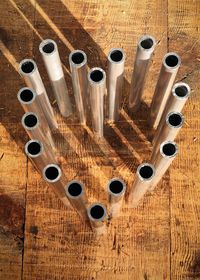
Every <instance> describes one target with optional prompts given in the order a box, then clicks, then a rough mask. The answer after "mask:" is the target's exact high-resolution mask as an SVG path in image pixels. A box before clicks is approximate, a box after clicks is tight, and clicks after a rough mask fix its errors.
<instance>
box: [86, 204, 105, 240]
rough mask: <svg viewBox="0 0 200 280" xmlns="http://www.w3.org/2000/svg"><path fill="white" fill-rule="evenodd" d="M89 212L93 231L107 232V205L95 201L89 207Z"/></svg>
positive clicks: (97, 232) (99, 233) (98, 232)
mask: <svg viewBox="0 0 200 280" xmlns="http://www.w3.org/2000/svg"><path fill="white" fill-rule="evenodd" d="M87 214H88V217H89V221H90V225H91V227H92V229H93V231H94V232H95V233H96V234H97V235H101V234H104V233H105V232H106V219H107V212H106V208H105V206H104V205H103V204H101V203H94V204H92V205H90V206H89V207H88V209H87Z"/></svg>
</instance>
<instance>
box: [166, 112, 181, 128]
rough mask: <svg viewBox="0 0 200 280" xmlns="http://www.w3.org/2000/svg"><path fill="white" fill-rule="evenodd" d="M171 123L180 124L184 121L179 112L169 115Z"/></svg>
mask: <svg viewBox="0 0 200 280" xmlns="http://www.w3.org/2000/svg"><path fill="white" fill-rule="evenodd" d="M168 121H169V124H171V125H172V126H175V127H176V126H179V125H180V124H181V123H182V118H181V116H180V115H179V114H175V113H174V114H171V115H170V116H169V119H168Z"/></svg>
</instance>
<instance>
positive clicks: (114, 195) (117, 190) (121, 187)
mask: <svg viewBox="0 0 200 280" xmlns="http://www.w3.org/2000/svg"><path fill="white" fill-rule="evenodd" d="M125 191H126V185H125V183H124V182H123V181H122V180H121V179H119V178H113V179H111V180H110V181H109V182H108V201H109V204H110V217H111V218H113V217H117V216H118V215H119V213H120V209H121V207H122V203H123V198H124V194H125Z"/></svg>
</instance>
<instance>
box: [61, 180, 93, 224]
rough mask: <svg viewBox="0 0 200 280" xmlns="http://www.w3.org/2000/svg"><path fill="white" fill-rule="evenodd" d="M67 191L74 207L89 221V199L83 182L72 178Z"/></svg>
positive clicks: (66, 188) (66, 187)
mask: <svg viewBox="0 0 200 280" xmlns="http://www.w3.org/2000/svg"><path fill="white" fill-rule="evenodd" d="M65 191H66V195H67V197H68V199H69V201H70V203H71V205H72V206H73V207H74V209H75V210H76V211H77V212H78V214H79V215H80V216H81V218H82V219H83V220H85V221H88V215H87V203H88V200H87V197H86V193H85V188H84V186H83V184H82V183H81V182H79V181H77V180H72V181H70V182H69V183H68V184H67V185H66V186H65Z"/></svg>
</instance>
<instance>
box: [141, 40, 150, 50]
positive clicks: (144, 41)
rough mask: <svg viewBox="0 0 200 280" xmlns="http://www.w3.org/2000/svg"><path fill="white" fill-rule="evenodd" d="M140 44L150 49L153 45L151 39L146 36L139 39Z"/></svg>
mask: <svg viewBox="0 0 200 280" xmlns="http://www.w3.org/2000/svg"><path fill="white" fill-rule="evenodd" d="M140 45H141V46H142V47H143V49H146V50H148V49H150V48H151V47H152V46H153V40H152V39H151V38H146V39H144V40H142V41H141V43H140Z"/></svg>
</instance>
